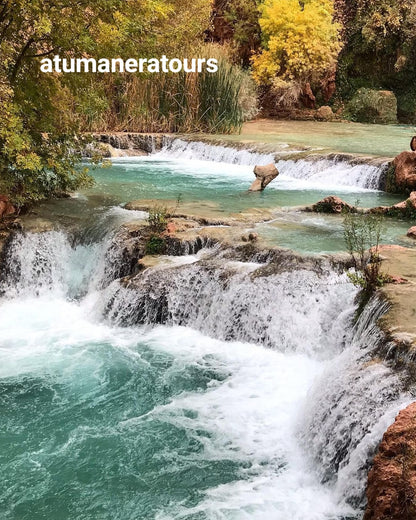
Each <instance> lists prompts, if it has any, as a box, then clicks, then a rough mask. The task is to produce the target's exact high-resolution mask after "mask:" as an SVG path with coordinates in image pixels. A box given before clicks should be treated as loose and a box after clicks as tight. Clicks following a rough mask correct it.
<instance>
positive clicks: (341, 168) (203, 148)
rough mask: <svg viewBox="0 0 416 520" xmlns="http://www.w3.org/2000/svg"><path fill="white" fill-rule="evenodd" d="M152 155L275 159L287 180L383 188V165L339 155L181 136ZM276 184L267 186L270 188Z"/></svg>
mask: <svg viewBox="0 0 416 520" xmlns="http://www.w3.org/2000/svg"><path fill="white" fill-rule="evenodd" d="M155 157H161V158H164V157H166V158H169V159H172V158H173V159H175V158H177V159H181V160H183V159H188V160H191V159H199V160H203V161H213V162H224V163H228V164H240V165H248V166H255V165H257V164H258V165H265V164H269V163H272V162H276V166H277V169H278V170H279V172H280V175H281V176H282V177H283V176H284V177H288V178H290V179H297V180H304V181H308V182H310V183H311V184H313V185H314V186H321V187H322V186H325V187H328V186H329V187H336V186H349V187H356V188H360V189H368V190H380V189H383V183H384V177H385V171H386V168H387V165H386V164H385V165H375V164H371V163H364V162H360V163H358V164H357V162H356V161H354V160H351V159H346V158H345V157H343V156H330V157H328V158H326V157H323V158H316V157H314V156H311V157H310V158H308V159H304V158H300V159H297V160H296V159H290V160H286V159H283V158H282V155H281V153H280V154H279V152H277V153H276V154H272V153H269V154H263V153H258V152H255V151H253V150H245V149H241V150H239V149H237V148H233V147H231V146H218V145H210V144H206V143H202V142H194V141H184V140H181V139H173V140H165V142H164V146H163V148H162V150H161V151H160V152H158V153H157V154H156V155H155ZM273 186H274V187H276V185H273V184H272V185H271V186H270V187H271V188H273Z"/></svg>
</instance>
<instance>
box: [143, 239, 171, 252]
mask: <svg viewBox="0 0 416 520" xmlns="http://www.w3.org/2000/svg"><path fill="white" fill-rule="evenodd" d="M165 250H166V242H165V240H164V238H162V237H160V236H158V235H152V236H151V237H150V238H149V240H148V241H147V242H146V254H147V255H162V254H163V253H164V252H165Z"/></svg>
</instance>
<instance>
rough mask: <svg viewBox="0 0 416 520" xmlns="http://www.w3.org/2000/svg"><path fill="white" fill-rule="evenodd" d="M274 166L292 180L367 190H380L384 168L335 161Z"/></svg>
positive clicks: (294, 162)
mask: <svg viewBox="0 0 416 520" xmlns="http://www.w3.org/2000/svg"><path fill="white" fill-rule="evenodd" d="M276 166H277V169H278V170H279V172H280V173H281V175H285V176H287V177H290V178H292V179H298V180H307V181H309V182H311V183H314V184H316V185H322V186H350V187H354V186H355V187H357V188H363V189H367V190H380V189H382V185H381V183H382V179H383V176H384V171H385V168H386V167H385V166H375V165H372V164H353V163H350V162H347V161H345V160H337V159H319V160H313V161H307V160H304V159H299V160H297V161H294V160H290V161H284V160H280V161H278V162H277V164H276Z"/></svg>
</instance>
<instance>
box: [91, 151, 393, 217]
mask: <svg viewBox="0 0 416 520" xmlns="http://www.w3.org/2000/svg"><path fill="white" fill-rule="evenodd" d="M252 170H253V167H252V166H244V165H232V164H226V163H213V162H207V161H189V160H187V161H180V160H174V161H169V160H158V159H152V158H150V159H136V160H131V159H130V160H129V159H123V160H115V161H113V166H112V167H111V168H108V169H101V170H95V171H94V178H95V179H96V182H97V184H96V186H95V187H94V188H93V189H92V190H91V191H88V192H86V195H87V196H88V195H100V196H105V197H108V198H111V199H112V201H113V202H114V203H115V202H118V203H125V202H128V201H130V200H137V199H162V200H176V198H177V197H178V196H181V200H182V201H183V202H184V203H188V202H193V203H207V202H208V203H210V205H211V207H212V209H213V210H215V211H216V212H218V214H220V213H223V214H225V215H227V214H229V213H238V212H241V211H244V210H247V209H249V208H253V207H256V208H265V209H270V208H276V207H282V206H283V207H287V206H299V205H306V204H313V203H315V202H317V201H318V200H320V199H322V198H323V197H325V196H328V195H330V194H334V195H339V196H341V197H342V198H343V199H344V200H346V201H347V202H350V203H355V202H356V201H357V200H359V201H360V204H361V205H362V206H364V207H372V206H377V205H389V204H392V203H395V202H397V201H399V200H401V199H400V197H397V196H392V195H389V194H386V193H383V192H378V191H368V190H363V189H361V188H359V187H355V186H341V185H335V183H334V184H333V185H332V186H331V185H330V184H329V185H326V181H322V182H321V183H314V182H308V181H307V180H303V179H294V178H290V177H287V176H285V177H284V176H283V175H282V176H281V177H277V179H275V180H274V181H273V183H272V184H271V185H270V186H269V187H268V188H267V189H266V190H265V191H263V192H260V193H259V192H257V193H249V192H248V191H247V190H248V188H249V187H250V185H251V183H252V181H253V180H254V175H253V172H252Z"/></svg>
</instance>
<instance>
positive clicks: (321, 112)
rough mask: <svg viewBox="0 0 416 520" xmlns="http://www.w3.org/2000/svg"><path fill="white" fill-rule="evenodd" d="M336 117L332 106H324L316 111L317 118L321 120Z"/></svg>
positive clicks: (330, 119) (329, 119)
mask: <svg viewBox="0 0 416 520" xmlns="http://www.w3.org/2000/svg"><path fill="white" fill-rule="evenodd" d="M334 117H335V114H334V112H333V111H332V108H331V107H328V106H323V107H320V108H318V110H317V111H316V119H319V120H320V121H332V120H333V119H334Z"/></svg>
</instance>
